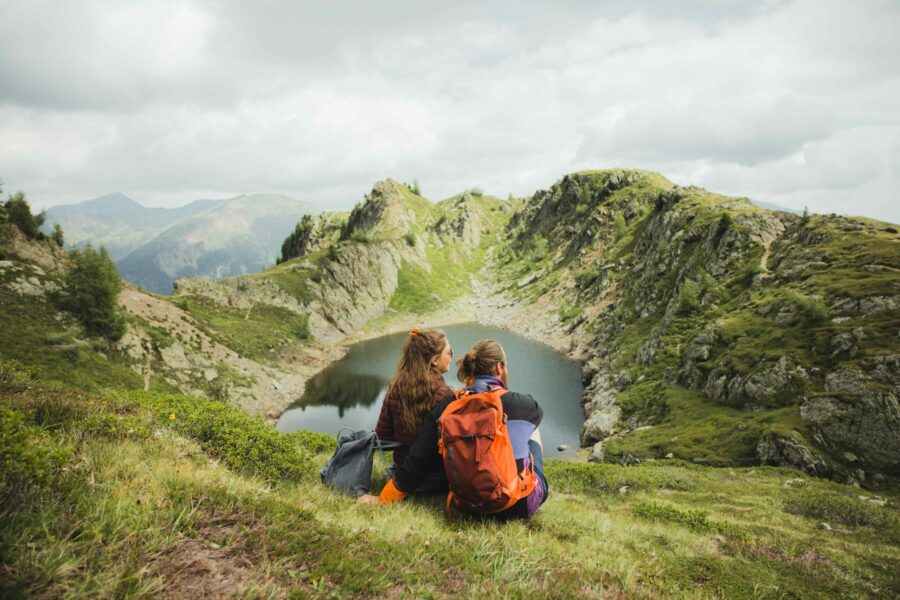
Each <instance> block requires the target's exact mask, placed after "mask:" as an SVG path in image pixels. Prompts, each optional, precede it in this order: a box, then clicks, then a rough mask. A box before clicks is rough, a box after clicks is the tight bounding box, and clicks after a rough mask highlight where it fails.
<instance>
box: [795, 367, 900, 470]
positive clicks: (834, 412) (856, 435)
mask: <svg viewBox="0 0 900 600" xmlns="http://www.w3.org/2000/svg"><path fill="white" fill-rule="evenodd" d="M878 359H880V360H878ZM869 364H870V365H874V368H872V369H871V370H870V371H869V374H870V375H871V377H870V376H867V375H865V374H863V373H862V372H859V371H855V370H851V369H846V368H845V369H839V370H837V371H834V372H833V373H830V374H829V375H828V376H826V378H825V391H826V392H828V393H830V394H833V395H823V396H815V397H812V398H809V399H807V400H806V401H805V402H804V403H803V404H802V405H801V407H800V416H801V417H802V418H803V419H805V420H806V421H808V422H809V423H810V425H812V427H813V430H814V431H815V432H816V434H818V435H820V436H821V437H822V438H823V439H824V440H825V441H826V443H827V444H835V445H838V446H842V447H844V448H847V449H848V450H847V453H848V454H849V455H850V456H852V457H854V458H856V460H850V459H849V458H848V456H847V455H846V454H845V455H844V458H845V459H846V460H847V461H848V462H857V461H858V460H859V458H858V457H864V458H865V460H866V462H867V463H869V464H872V465H874V466H876V467H879V468H884V469H895V468H897V466H900V402H898V397H897V393H896V391H892V390H897V389H900V375H898V374H897V371H896V370H895V368H894V366H893V365H894V364H895V362H894V357H876V359H871V360H870V362H869ZM872 379H876V380H877V381H879V382H881V383H883V384H887V385H888V390H886V391H871V390H869V388H868V386H867V383H868V382H869V381H871V380H872Z"/></svg>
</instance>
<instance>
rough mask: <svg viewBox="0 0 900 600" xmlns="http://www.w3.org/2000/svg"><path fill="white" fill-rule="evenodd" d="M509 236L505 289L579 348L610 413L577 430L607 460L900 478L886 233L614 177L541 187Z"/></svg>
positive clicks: (896, 270) (897, 244) (890, 239)
mask: <svg viewBox="0 0 900 600" xmlns="http://www.w3.org/2000/svg"><path fill="white" fill-rule="evenodd" d="M507 239H508V240H509V243H508V244H506V245H505V246H501V247H500V248H499V249H498V253H497V255H498V260H497V264H496V265H495V268H494V271H495V272H497V273H499V274H500V285H501V289H502V290H503V291H504V292H505V293H508V294H510V295H512V296H514V297H516V298H517V300H518V301H519V303H520V306H521V307H524V308H522V309H521V310H523V311H524V312H525V313H526V315H527V317H525V318H526V319H527V318H534V317H538V316H539V313H537V310H536V309H535V311H532V312H531V313H529V312H528V310H529V309H528V307H529V306H535V307H541V310H543V311H545V312H546V310H547V306H550V307H552V309H553V310H555V312H556V314H555V315H553V317H555V318H556V319H557V320H558V322H559V328H560V329H562V330H564V331H566V332H567V333H568V334H570V335H572V336H574V338H575V340H576V344H577V345H579V346H580V347H581V348H582V349H583V354H584V355H585V362H586V363H587V364H588V381H589V383H590V386H589V390H588V395H587V396H586V403H587V405H588V412H590V411H591V409H592V408H594V407H597V412H598V413H605V414H604V415H603V416H604V417H608V418H607V422H609V421H610V420H613V421H615V422H616V423H617V425H616V427H615V429H614V430H612V431H610V430H608V429H607V430H606V431H601V430H599V429H597V428H592V427H590V426H589V427H588V428H587V429H586V432H585V433H586V435H585V436H583V437H584V438H585V439H584V441H585V442H586V443H590V444H593V443H595V442H597V441H602V442H603V443H602V450H600V449H598V454H600V453H602V455H603V456H604V458H605V459H606V460H632V459H634V458H637V459H642V458H648V457H649V458H663V457H665V456H667V455H672V456H675V457H680V458H684V459H687V460H693V461H698V462H705V463H709V464H717V465H738V466H740V465H745V464H754V463H759V462H771V463H776V464H792V465H794V466H798V467H801V468H803V469H804V470H807V471H808V472H811V473H817V474H819V475H824V476H832V477H838V478H842V479H844V480H846V481H860V482H868V484H870V485H871V484H873V483H874V484H876V485H877V484H878V481H880V479H879V478H882V477H883V475H884V474H886V473H887V474H893V475H896V474H897V473H900V471H898V469H900V463H898V459H897V456H898V455H900V435H898V433H897V431H900V420H898V417H897V412H896V407H897V402H898V396H897V389H900V388H898V386H900V368H898V359H897V357H898V356H900V338H898V337H897V335H896V332H897V331H898V329H900V303H898V300H900V236H898V234H897V229H896V228H895V227H894V226H892V225H890V224H888V223H880V222H877V221H872V220H867V219H855V218H847V217H837V216H815V217H812V218H801V217H797V216H796V215H790V214H787V213H773V212H771V211H766V210H763V209H760V208H758V207H756V206H754V205H753V204H751V203H750V202H748V201H747V200H746V199H740V198H729V197H725V196H721V195H718V194H713V193H710V192H707V191H706V190H702V189H699V188H677V187H676V186H673V185H672V184H671V183H670V182H668V181H666V180H665V179H663V178H662V177H660V176H659V175H657V174H653V173H647V172H643V171H627V170H625V171H622V170H619V171H590V172H583V173H576V174H572V175H569V176H566V177H564V178H563V179H562V180H560V181H559V182H557V184H556V185H554V186H553V187H552V188H550V189H548V190H542V191H539V192H537V193H536V194H535V196H534V197H533V198H532V199H531V200H530V201H529V202H528V203H526V205H525V206H524V207H523V209H522V210H521V211H519V212H517V213H516V214H515V215H514V216H513V218H512V220H511V221H510V226H509V228H508V230H507ZM610 398H612V401H610ZM864 406H865V407H868V408H866V409H863V408H861V407H864ZM862 414H869V415H870V417H862V416H861V415H862ZM589 422H590V420H589ZM599 422H601V423H602V422H603V421H602V420H600V421H599ZM873 477H874V478H875V481H874V482H873V481H872V478H873Z"/></svg>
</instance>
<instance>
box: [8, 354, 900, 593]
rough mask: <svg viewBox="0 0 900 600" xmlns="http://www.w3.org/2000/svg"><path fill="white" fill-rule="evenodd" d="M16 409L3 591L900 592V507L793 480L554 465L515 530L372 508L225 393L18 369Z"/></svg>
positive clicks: (306, 437)
mask: <svg viewBox="0 0 900 600" xmlns="http://www.w3.org/2000/svg"><path fill="white" fill-rule="evenodd" d="M0 412H2V414H3V420H2V423H3V426H2V432H0V436H2V437H0V453H2V456H3V461H2V462H0V465H2V468H3V470H4V473H3V479H2V480H3V482H4V484H3V488H2V495H3V502H2V507H3V508H2V512H0V524H2V527H0V548H2V550H0V591H2V594H3V596H4V597H17V596H26V595H27V596H29V597H59V596H67V597H110V596H117V597H150V596H152V597H173V598H174V597H185V596H203V595H221V596H244V597H246V596H252V597H259V596H265V597H282V596H290V597H298V598H303V597H311V598H327V597H435V598H437V597H450V596H467V597H471V596H475V595H477V596H479V597H488V598H493V597H498V598H499V597H510V596H512V597H520V596H526V595H527V596H536V597H629V598H660V597H727V598H751V597H753V598H785V597H791V598H833V597H848V598H867V597H885V598H887V597H894V596H896V595H897V594H898V593H900V579H898V576H897V574H898V573H900V570H898V568H897V567H898V564H900V552H898V543H900V538H898V532H900V525H898V518H900V513H898V510H897V501H898V496H897V495H895V494H884V495H881V496H878V497H875V496H872V495H871V494H867V493H863V492H861V491H860V490H858V489H856V488H853V487H851V486H844V485H840V484H836V483H831V482H827V481H822V480H817V479H812V478H808V477H806V476H803V475H800V474H798V473H797V472H795V471H792V470H786V469H773V468H755V469H711V468H707V467H700V466H696V465H691V464H687V463H683V462H679V461H659V462H656V463H645V464H642V465H640V466H634V467H622V466H618V465H609V464H584V463H581V464H576V463H563V462H557V461H549V463H548V473H549V479H550V482H551V483H550V485H551V486H552V491H551V497H550V499H549V501H548V502H547V503H546V504H545V505H544V507H542V509H541V510H540V511H539V513H538V515H537V516H536V517H535V518H534V519H532V520H531V521H529V522H515V523H507V524H497V523H494V522H490V521H479V520H471V519H466V518H454V519H448V518H446V517H445V516H444V515H443V512H442V508H441V505H442V499H441V498H430V499H429V498H424V499H418V500H413V501H410V502H406V503H404V504H402V505H400V506H390V507H382V506H364V505H357V504H355V503H354V502H352V501H351V500H350V499H347V498H345V497H342V496H340V495H338V494H336V493H334V492H331V491H329V490H327V489H325V488H323V487H322V486H321V484H320V483H319V482H318V481H317V471H318V468H319V467H320V465H321V464H322V463H323V462H324V460H325V459H326V457H327V455H328V454H329V453H330V449H331V444H332V443H333V439H332V438H328V437H327V436H322V435H319V434H279V433H276V432H274V431H273V430H272V429H270V428H269V427H268V426H266V425H264V424H263V423H262V422H260V421H256V420H254V419H252V418H251V417H248V416H246V415H244V414H243V413H241V412H240V411H238V410H236V409H234V408H232V407H229V406H227V405H224V404H221V403H216V402H213V401H204V400H199V399H196V398H187V397H183V396H178V395H174V394H165V393H145V392H130V393H116V394H105V395H102V396H97V395H89V394H81V393H75V392H72V391H70V390H65V389H59V388H47V387H46V386H42V385H41V384H39V383H37V382H36V381H34V380H31V379H29V378H28V377H27V376H25V375H24V374H22V373H21V372H19V371H16V370H15V369H11V368H10V367H9V366H8V365H5V366H3V367H2V371H0ZM378 472H379V473H380V472H381V471H380V468H379V470H378ZM382 477H383V476H382ZM382 480H383V479H382Z"/></svg>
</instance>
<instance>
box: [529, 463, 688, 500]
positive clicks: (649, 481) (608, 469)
mask: <svg viewBox="0 0 900 600" xmlns="http://www.w3.org/2000/svg"><path fill="white" fill-rule="evenodd" d="M693 468H694V467H693V466H692V465H691V466H690V467H687V466H686V467H685V468H682V467H680V466H673V465H667V466H666V467H658V466H656V465H650V464H646V465H637V466H623V465H617V464H611V463H579V462H570V461H559V460H548V461H547V466H546V469H547V478H548V479H549V480H550V481H552V482H553V484H554V485H555V486H556V487H557V489H559V490H561V491H563V492H565V493H571V494H589V495H596V494H602V493H611V494H615V493H616V492H617V491H618V489H619V488H620V487H622V486H623V485H627V486H629V487H632V488H634V489H636V490H638V489H642V490H653V489H660V488H664V489H672V490H690V489H693V488H695V487H696V486H697V483H696V477H695V476H694V475H693V474H691V473H690V472H689V469H693Z"/></svg>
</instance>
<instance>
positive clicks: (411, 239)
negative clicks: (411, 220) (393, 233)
mask: <svg viewBox="0 0 900 600" xmlns="http://www.w3.org/2000/svg"><path fill="white" fill-rule="evenodd" d="M403 237H404V239H406V245H407V246H409V247H410V248H415V247H416V236H415V235H414V234H413V232H412V231H409V232H407V233H406V235H405V236H403Z"/></svg>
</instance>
